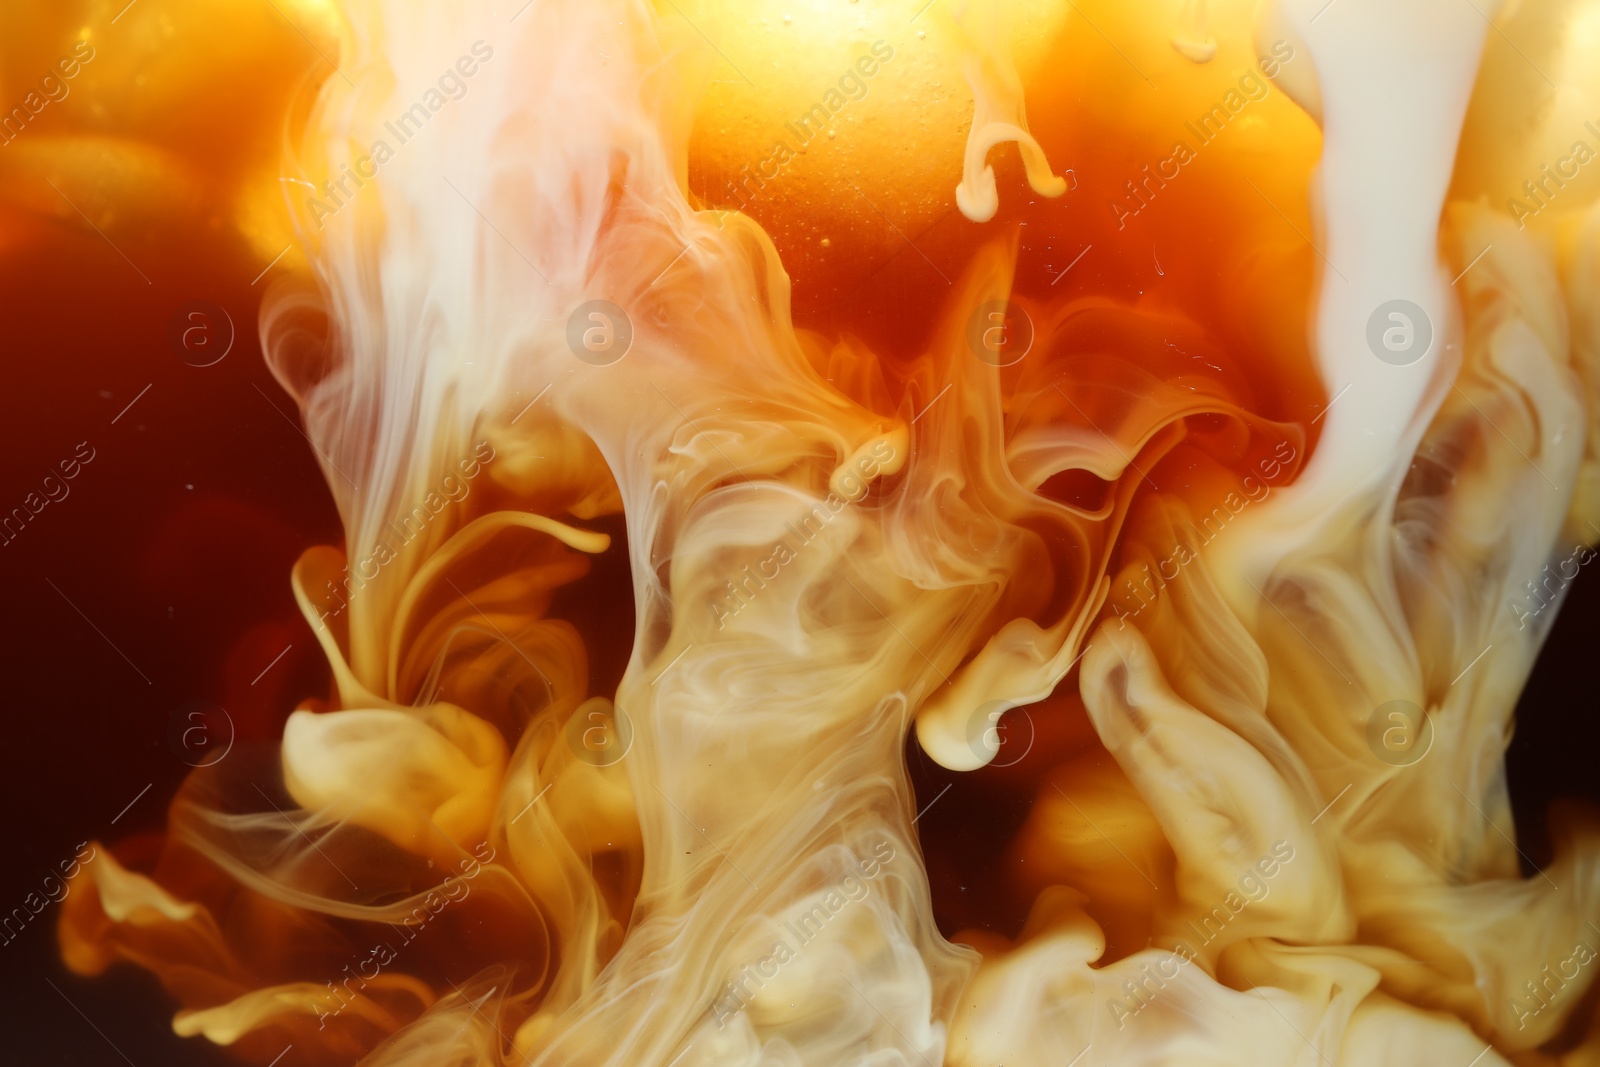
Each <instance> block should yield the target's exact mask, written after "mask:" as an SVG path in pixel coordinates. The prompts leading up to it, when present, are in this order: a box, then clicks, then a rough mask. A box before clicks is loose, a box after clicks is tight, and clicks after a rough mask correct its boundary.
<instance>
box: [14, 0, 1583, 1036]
mask: <svg viewBox="0 0 1600 1067" xmlns="http://www.w3.org/2000/svg"><path fill="white" fill-rule="evenodd" d="M112 16H115V17H116V19H117V21H116V23H115V33H116V36H114V37H113V36H112V35H111V21H110V20H111V18H112ZM5 19H6V20H7V22H6V26H7V29H9V30H12V31H14V32H15V34H16V35H17V36H18V38H19V39H24V40H26V41H28V42H29V43H28V45H27V46H26V47H25V48H15V49H13V50H12V51H10V52H7V53H6V57H5V61H6V64H7V79H8V81H7V91H8V93H11V95H13V96H17V95H18V93H19V92H21V91H23V90H21V89H19V88H18V86H17V85H16V84H13V82H12V80H11V72H12V70H13V69H28V70H32V69H35V68H37V69H39V70H41V71H44V70H49V69H51V65H52V64H54V63H56V62H57V60H58V57H59V56H60V55H63V54H66V53H67V52H69V51H70V50H71V49H72V48H73V47H74V42H86V43H87V45H88V46H90V47H92V49H93V51H94V55H93V58H92V59H87V60H84V61H83V62H82V63H81V68H82V69H81V70H80V71H79V72H78V73H77V74H75V75H74V76H73V79H72V92H73V94H75V96H73V97H69V98H68V99H70V100H72V101H73V103H72V110H70V111H68V110H67V109H66V108H65V107H64V106H62V105H58V104H54V103H53V104H51V105H49V106H50V107H53V108H59V110H60V113H59V114H57V113H54V112H49V113H42V117H40V118H39V119H38V120H37V123H35V121H34V120H33V119H32V118H30V119H28V121H27V122H25V123H24V126H25V127H26V128H23V129H21V130H20V133H18V134H16V135H15V136H13V137H12V138H11V140H10V141H8V143H7V144H5V145H4V146H3V147H0V222H3V223H4V224H5V225H4V226H3V227H0V234H3V235H4V236H0V254H4V255H6V256H8V257H9V256H18V255H23V254H25V253H26V252H27V250H28V249H29V248H30V247H42V246H43V245H45V244H46V243H48V242H52V241H60V240H66V239H67V238H66V237H63V236H61V235H62V234H68V233H70V234H72V235H73V236H72V239H74V240H78V239H81V240H83V241H85V243H86V244H87V242H89V241H90V240H100V239H104V240H105V241H108V242H111V243H112V244H113V246H114V247H117V248H118V250H119V251H122V250H123V247H124V246H125V247H126V248H127V250H128V253H130V254H125V256H124V258H127V259H128V260H129V266H130V267H132V268H133V269H134V270H138V268H137V267H136V266H134V264H135V263H137V262H138V261H139V260H140V259H141V258H142V253H141V249H150V248H153V247H155V242H156V240H157V238H156V236H155V235H156V234H158V233H159V231H160V230H161V229H162V228H166V227H210V228H214V229H218V230H225V231H227V232H228V233H229V234H230V235H233V236H235V237H236V238H237V241H238V247H239V258H240V260H241V261H244V262H251V263H265V262H267V261H268V260H271V264H269V270H274V273H272V275H271V278H270V281H268V282H263V283H262V285H261V288H260V289H259V290H256V291H258V292H262V293H264V294H265V295H264V296H263V297H262V304H261V308H262V311H261V322H260V342H261V349H262V351H263V354H264V356H265V359H266V363H267V366H268V367H269V368H270V370H271V373H272V375H273V376H274V377H275V379H276V381H277V383H278V384H279V385H280V386H281V387H282V390H283V391H284V393H286V394H287V398H288V399H290V400H292V401H293V402H294V403H295V404H297V405H298V406H299V415H300V419H301V422H302V424H303V427H304V434H305V437H306V441H307V442H308V443H309V445H310V447H311V449H312V450H313V451H314V453H315V455H316V459H317V462H318V463H319V465H320V466H321V469H322V472H323V474H324V475H325V476H326V482H327V489H328V492H329V493H330V494H331V496H332V499H333V501H334V502H335V504H336V506H337V508H338V512H339V518H340V520H341V522H342V524H343V535H344V536H343V542H342V543H341V544H338V545H326V546H320V547H316V548H312V549H310V550H309V551H306V552H305V553H304V554H303V555H302V556H301V557H300V559H299V561H298V563H297V564H296V565H295V567H294V569H293V573H292V574H286V575H284V580H285V582H288V583H292V585H293V589H294V595H295V598H296V603H297V604H298V607H299V609H300V611H301V613H302V615H303V616H304V620H305V624H306V627H307V629H306V630H305V631H303V632H301V633H300V634H299V636H298V637H297V640H300V641H303V642H305V644H306V645H307V646H308V647H309V646H310V645H311V644H312V643H313V642H314V643H315V647H316V648H317V650H318V652H319V655H320V656H322V657H323V658H325V660H326V662H327V665H328V678H329V681H328V685H327V687H326V688H325V689H324V690H322V691H317V692H306V693H303V694H300V697H301V699H300V701H299V703H298V705H297V706H295V707H294V708H293V709H290V708H288V707H285V708H283V709H282V710H283V712H284V721H283V724H282V727H281V730H277V729H276V724H274V729H275V731H276V732H275V733H274V745H273V748H272V751H271V752H270V754H269V755H267V756H262V755H261V754H259V753H256V754H241V755H239V756H236V757H234V758H231V759H221V760H218V761H217V762H216V763H214V764H211V765H207V766H203V767H200V768H198V769H197V770H195V771H194V773H193V774H191V775H190V776H189V778H188V779H187V781H186V783H185V785H184V786H183V788H182V790H181V791H180V792H179V793H178V794H177V796H176V797H175V798H172V799H171V806H170V809H169V812H168V821H167V826H166V832H165V835H164V836H163V837H162V838H161V840H160V841H159V842H157V841H154V840H151V839H134V840H132V841H131V842H128V843H123V844H118V843H117V842H115V841H114V840H111V841H107V842H105V843H104V844H100V845H98V848H99V850H100V851H99V854H98V857H97V859H96V860H95V861H94V862H92V863H88V862H86V863H84V864H83V865H82V866H83V870H82V871H81V873H79V874H77V875H76V877H75V878H74V885H75V886H76V887H77V890H78V891H75V892H73V893H72V894H71V895H70V896H67V897H66V898H65V899H64V900H63V901H62V904H61V911H60V916H59V926H58V931H59V938H60V946H61V952H62V956H63V958H64V959H65V961H66V963H67V965H68V966H69V967H70V968H71V969H72V970H73V971H75V972H77V973H78V974H80V975H96V974H100V973H102V972H104V971H106V970H107V969H109V968H110V967H112V966H113V965H114V964H116V963H119V962H127V963H131V964H133V965H135V966H137V967H140V968H143V969H145V970H148V971H150V972H152V973H153V974H154V975H155V976H156V977H157V978H158V979H159V980H160V981H161V983H162V985H163V987H164V988H165V990H166V992H167V993H168V994H169V995H170V996H171V998H172V999H173V1000H174V1001H175V1002H176V1004H177V1008H176V1013H175V1016H174V1020H173V1028H174V1030H175V1031H176V1033H178V1034H179V1035H182V1036H185V1037H195V1038H203V1039H205V1040H208V1041H210V1042H213V1043H215V1044H218V1045H221V1046H225V1047H227V1048H228V1049H229V1050H230V1052H231V1053H233V1054H235V1055H237V1056H238V1057H239V1058H241V1059H243V1060H245V1061H248V1062H253V1063H258V1064H268V1063H274V1062H276V1061H275V1057H278V1056H280V1055H282V1054H283V1051H282V1050H284V1049H285V1048H286V1047H292V1049H293V1050H294V1051H293V1056H294V1057H295V1059H294V1061H293V1062H294V1063H319V1064H321V1063H325V1064H330V1065H332V1064H352V1063H357V1062H360V1063H363V1064H369V1065H373V1067H380V1065H381V1067H402V1065H404V1067H410V1065H422V1064H430V1065H431V1064H443V1063H451V1064H462V1065H467V1064H472V1065H485V1067H487V1065H503V1064H513V1063H515V1064H523V1063H530V1064H539V1065H541V1067H545V1065H548V1067H554V1065H574V1067H576V1065H584V1067H589V1065H599V1064H608V1065H617V1067H622V1065H627V1067H641V1065H662V1067H697V1065H707V1067H709V1065H713V1064H714V1065H724V1064H748V1065H751V1067H755V1065H758V1064H777V1063H782V1064H797V1065H798V1064H806V1065H819V1067H820V1065H827V1067H836V1065H842V1064H861V1065H866V1064H874V1065H878V1064H917V1063H926V1064H936V1063H943V1064H950V1065H952V1067H957V1065H959V1067H993V1065H995V1064H1002V1063H1003V1064H1040V1065H1044V1064H1050V1065H1054V1067H1062V1065H1068V1064H1078V1063H1080V1062H1081V1063H1082V1064H1083V1067H1092V1065H1094V1064H1135V1063H1137V1064H1150V1065H1156V1064H1173V1065H1177V1064H1194V1063H1219V1064H1221V1063H1227V1064H1241V1065H1244V1064H1249V1065H1263V1064H1283V1065H1286V1067H1287V1065H1290V1064H1296V1065H1299V1064H1309V1063H1314V1062H1319V1061H1320V1062H1325V1063H1328V1064H1330V1065H1331V1064H1339V1065H1341V1067H1342V1065H1347V1064H1348V1065H1356V1064H1361V1065H1369V1064H1393V1065H1396V1067H1398V1065H1401V1064H1406V1065H1409V1064H1414V1063H1422V1062H1427V1063H1440V1064H1445V1065H1446V1067H1449V1065H1452V1064H1459V1065H1460V1067H1471V1065H1474V1064H1480V1065H1482V1067H1489V1065H1493V1064H1500V1065H1507V1064H1511V1063H1516V1064H1519V1065H1521V1064H1530V1065H1531V1064H1536V1063H1537V1064H1547V1063H1548V1064H1561V1065H1563V1067H1579V1065H1582V1064H1588V1063H1592V1062H1596V1061H1597V1058H1600V1031H1597V1030H1596V1028H1595V1025H1594V1022H1593V1019H1594V1004H1595V999H1594V998H1595V994H1594V992H1593V976H1594V974H1595V973H1600V972H1597V971H1596V970H1595V969H1594V968H1592V967H1589V966H1588V964H1589V962H1590V961H1591V960H1592V959H1593V957H1594V955H1595V953H1596V951H1597V950H1600V929H1597V928H1596V927H1595V925H1594V924H1595V923H1600V911H1597V910H1596V904H1595V901H1596V900H1597V899H1600V832H1597V829H1596V824H1595V822H1594V820H1593V817H1592V816H1590V815H1571V814H1567V815H1557V816H1552V826H1553V827H1554V828H1555V829H1554V831H1553V836H1554V838H1555V844H1554V856H1553V858H1552V860H1551V862H1550V863H1549V864H1548V865H1547V866H1546V867H1545V869H1544V870H1542V871H1532V872H1529V871H1525V870H1524V869H1523V868H1522V866H1521V865H1520V863H1521V861H1522V860H1524V859H1525V858H1526V857H1524V856H1521V855H1519V850H1518V846H1517V844H1515V843H1514V836H1515V832H1516V824H1515V823H1514V822H1513V820H1512V818H1511V801H1510V794H1509V792H1508V787H1507V785H1506V781H1505V777H1504V771H1503V755H1504V751H1505V746H1506V744H1507V739H1508V737H1509V735H1510V731H1511V727H1512V709H1513V706H1514V703H1515V700H1516V696H1517V693H1518V692H1519V691H1520V689H1521V687H1522V684H1523V682H1524V681H1525V679H1526V677H1527V675H1528V672H1529V671H1530V670H1531V668H1532V664H1533V660H1534V658H1535V656H1536V655H1537V654H1538V651H1539V648H1540V645H1541V642H1542V641H1543V638H1544V635H1545V634H1546V633H1547V632H1548V627H1549V626H1550V624H1551V621H1552V620H1553V618H1554V615H1555V611H1554V607H1553V604H1554V603H1555V602H1556V600H1557V599H1559V595H1558V594H1552V593H1550V591H1549V587H1548V584H1546V586H1543V587H1541V586H1540V584H1539V583H1540V582H1541V581H1542V582H1546V583H1548V582H1549V581H1550V579H1549V577H1548V575H1549V573H1550V570H1549V568H1550V567H1551V566H1554V567H1555V568H1556V572H1557V573H1559V574H1560V575H1562V576H1563V578H1564V580H1567V581H1570V578H1569V577H1566V571H1565V570H1564V569H1562V568H1564V567H1566V566H1567V565H1568V564H1570V565H1571V566H1572V567H1576V566H1579V563H1578V562H1577V561H1578V560H1583V561H1585V562H1586V560H1587V556H1586V555H1585V554H1586V553H1587V554H1588V555H1592V552H1590V550H1589V549H1588V548H1587V546H1588V545H1589V544H1590V543H1592V542H1593V541H1594V540H1595V537H1596V532H1595V531H1596V524H1597V523H1600V480H1597V477H1600V476H1597V474H1596V472H1597V470H1600V431H1597V429H1596V423H1595V420H1594V419H1593V418H1592V417H1591V412H1592V411H1593V405H1594V402H1595V400H1596V398H1597V382H1600V313H1597V305H1596V296H1595V294H1596V291H1597V290H1596V285H1597V284H1600V215H1597V211H1600V208H1597V207H1596V201H1597V198H1600V184H1597V183H1600V179H1597V178H1596V177H1595V175H1597V174H1600V162H1596V161H1595V160H1596V159H1597V156H1596V153H1600V79H1597V76H1596V75H1595V73H1594V71H1593V69H1592V66H1593V64H1592V63H1591V62H1590V60H1591V59H1592V57H1593V51H1594V45H1595V41H1596V34H1597V32H1600V31H1597V27H1600V0H1550V2H1549V3H1546V4H1534V3H1523V4H1521V5H1515V4H1508V3H1500V4H1487V3H1484V4H1479V5H1477V6H1474V5H1472V4H1469V3H1466V2H1465V0H1336V2H1335V3H1333V4H1327V3H1326V2H1325V0H1272V2H1269V3H1266V4H1258V3H1254V2H1248V3H1247V2H1244V0H1227V2H1222V0H1149V2H1140V3H1131V2H1128V0H1070V2H1069V0H1005V2H999V0H997V2H995V3H991V4H979V3H976V2H961V0H934V2H932V3H925V2H923V0H884V2H882V3H873V2H869V0H860V2H857V0H795V2H792V3H784V4H768V3H751V2H733V0H726V2H724V0H657V2H655V3H651V4H642V3H635V2H631V0H615V2H613V0H571V2H569V0H532V2H531V3H529V4H527V5H526V6H521V5H520V4H516V3H514V4H512V5H497V6H493V7H492V8H491V7H490V6H488V5H477V4H471V3H467V2H464V0H461V2H456V0H449V2H439V3H421V2H407V0H359V2H358V0H350V2H336V0H319V2H316V3H312V2H309V0H308V2H303V3H298V4H290V3H288V2H286V0H277V2H275V3H267V4H248V3H240V4H234V5H222V6H221V7H217V6H215V5H205V4H200V3H198V2H186V0H171V2H169V3H165V4H161V5H157V4H155V3H148V2H146V3H140V4H138V5H137V6H135V7H132V8H130V9H126V10H124V11H123V12H122V14H120V15H119V14H117V13H116V12H115V11H109V10H102V8H101V6H99V5H93V4H88V5H76V6H75V7H74V8H73V9H72V10H70V11H61V12H55V13H52V12H46V11H42V10H41V11H39V12H30V13H24V14H18V15H7V16H5ZM242 84H248V85H249V86H250V90H249V92H241V91H239V88H238V87H239V86H240V85H242ZM202 133H203V136H201V134H202ZM1580 144H1581V145H1582V146H1583V147H1582V149H1581V150H1580V148H1579V147H1578V146H1579V145H1580ZM1552 168H1553V173H1554V174H1555V178H1551V177H1550V174H1551V173H1552ZM52 185H54V186H55V187H56V188H55V190H54V191H52V189H51V186H52ZM97 231H98V237H97V236H96V232H97ZM152 254H153V253H152ZM275 257H276V258H275ZM197 273H198V271H197ZM267 273H268V272H265V271H264V272H262V276H265V275H266V274H267ZM141 274H142V272H141ZM147 280H148V279H147ZM258 280H259V276H258ZM251 284H252V287H253V286H254V285H255V283H251ZM262 395H263V396H266V395H267V394H266V393H265V392H263V393H262ZM269 400H270V398H269ZM1541 568H1545V569H1544V570H1541ZM1547 594H1548V595H1547ZM1547 609H1548V610H1547ZM930 783H932V785H931V786H930ZM941 787H942V788H941ZM947 792H948V795H946V793H947ZM940 805H942V806H940ZM1569 972H1570V973H1569ZM1552 976H1553V977H1552ZM1474 1057H1477V1058H1476V1059H1474ZM288 1064H289V1061H285V1067H288Z"/></svg>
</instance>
